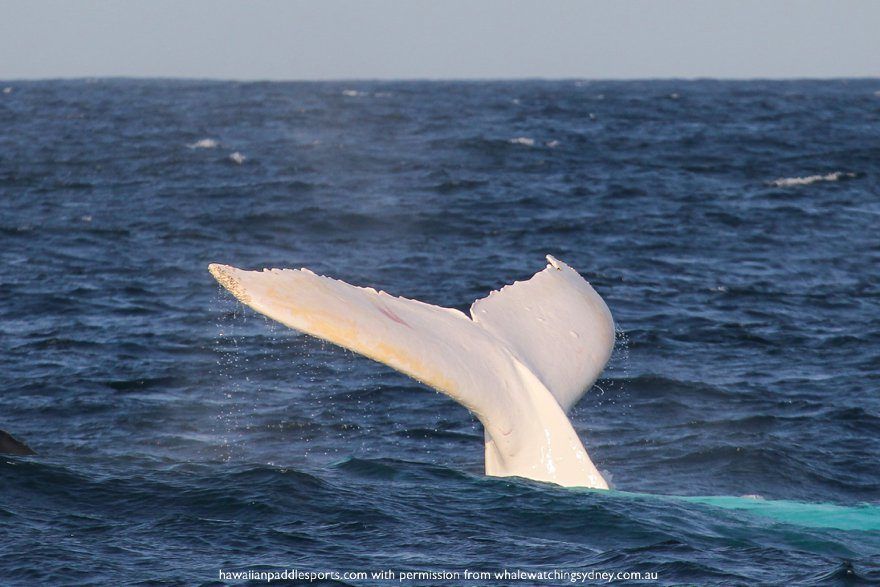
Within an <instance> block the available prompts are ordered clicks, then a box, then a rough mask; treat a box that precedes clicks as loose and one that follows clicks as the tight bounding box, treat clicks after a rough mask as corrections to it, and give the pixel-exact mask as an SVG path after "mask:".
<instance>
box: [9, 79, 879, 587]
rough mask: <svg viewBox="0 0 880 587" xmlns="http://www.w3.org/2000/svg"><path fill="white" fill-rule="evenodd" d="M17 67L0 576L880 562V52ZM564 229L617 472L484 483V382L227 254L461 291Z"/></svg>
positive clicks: (781, 568) (850, 574)
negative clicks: (289, 67)
mask: <svg viewBox="0 0 880 587" xmlns="http://www.w3.org/2000/svg"><path fill="white" fill-rule="evenodd" d="M0 86H3V87H9V91H8V92H4V93H2V94H0V288H2V303H0V392H2V393H0V428H2V429H6V430H8V431H10V432H11V433H13V434H15V435H16V436H17V437H19V438H21V439H24V440H25V441H27V442H28V443H29V444H30V445H31V446H32V447H33V448H34V449H36V450H37V451H38V453H39V455H38V456H35V457H0V526H2V528H3V530H2V535H3V538H2V539H0V583H3V584H19V583H20V584H27V585H35V584H59V583H64V584H118V583H143V584H179V583H185V584H200V583H206V584H209V583H211V582H214V581H217V580H218V578H219V575H218V571H219V570H220V569H224V570H247V569H256V570H279V571H280V570H284V569H302V570H311V571H323V570H337V571H347V570H380V569H388V568H391V569H396V570H404V569H409V570H453V571H454V570H458V571H463V570H464V569H466V568H467V569H471V570H474V569H482V570H488V571H496V570H500V569H505V568H506V569H511V570H513V569H521V570H526V571H542V570H543V571H552V570H554V569H561V570H568V571H582V572H585V571H589V570H603V571H645V572H656V573H658V575H659V584H680V583H697V584H719V585H733V584H742V585H753V584H758V583H761V584H834V583H840V584H854V583H856V584H858V583H860V582H861V583H867V582H870V581H880V521H878V519H880V467H878V455H880V432H878V431H880V397H878V387H880V272H878V267H880V237H878V235H880V230H878V228H880V179H878V178H880V94H878V91H880V81H877V80H860V81H856V80H851V81H846V80H835V81H814V82H713V81H695V82H685V81H669V82H616V83H612V82H575V81H561V82H516V83H514V82H509V83H505V82H493V83H379V82H375V83H355V82H348V83H320V84H318V83H290V84H286V83H253V84H239V83H202V82H172V81H143V82H141V81H125V80H118V81H104V80H98V81H94V82H87V81H72V82H35V83H20V82H5V83H0ZM546 253H551V254H553V255H555V256H557V257H558V258H560V259H562V260H563V261H565V262H567V263H569V264H570V265H572V266H573V267H575V268H576V269H578V270H579V271H581V272H582V273H583V274H584V275H585V276H586V277H587V278H588V279H589V280H590V281H591V282H592V283H593V285H594V286H595V288H596V289H597V290H598V291H599V293H600V294H601V295H602V296H603V297H604V298H605V299H606V301H607V302H608V305H609V306H610V308H611V310H612V312H613V314H614V316H615V319H616V321H617V325H618V328H619V331H620V332H619V343H618V346H617V349H616V351H615V355H614V357H613V358H612V362H611V365H610V366H609V368H608V370H607V371H606V373H605V375H604V376H603V378H602V379H601V380H600V381H599V382H598V384H597V386H596V387H594V388H593V389H592V390H591V391H590V393H589V394H588V395H587V396H586V397H585V398H584V399H583V400H582V401H581V403H580V404H579V406H578V407H577V408H576V409H575V412H574V415H573V420H574V423H575V427H576V429H577V430H578V432H579V433H580V434H581V436H582V438H583V439H584V441H585V445H586V446H587V448H588V450H589V451H590V453H591V455H592V456H593V460H594V461H595V462H596V463H597V465H598V466H599V468H601V469H604V470H607V471H609V472H610V473H611V474H612V475H613V482H614V484H615V485H616V487H617V491H614V492H607V493H606V492H596V491H587V490H569V489H562V488H558V487H555V486H550V485H544V484H540V483H536V482H530V481H524V480H517V479H492V478H486V477H483V476H482V474H481V473H482V466H483V464H482V463H483V450H482V431H481V429H480V427H479V424H478V423H477V422H476V420H475V419H474V418H473V417H471V416H470V415H469V414H468V413H467V411H466V410H465V409H464V408H462V407H460V406H458V405H457V404H455V403H453V402H452V401H451V400H449V399H447V398H445V397H443V396H441V395H438V394H435V393H433V392H430V391H427V390H426V389H424V388H422V387H421V386H420V385H418V384H416V383H414V382H412V381H410V380H408V379H406V378H405V377H403V376H402V375H399V374H397V373H395V372H392V371H391V370H389V369H387V368H385V367H383V366H380V365H377V364H374V363H372V362H370V361H368V360H366V359H363V358H360V357H358V356H355V355H352V354H351V353H348V352H345V351H342V350H339V349H337V348H335V347H332V346H329V345H326V344H322V343H320V342H317V341H315V340H313V339H309V338H306V337H304V336H301V335H298V334H297V333H294V332H292V331H289V330H287V329H285V328H283V327H280V326H276V325H275V324H273V323H269V322H267V321H266V320H265V319H263V318H262V317H260V316H258V315H256V314H254V313H253V312H251V311H250V310H248V309H246V308H244V307H242V306H241V305H240V304H238V303H237V302H235V301H234V300H232V299H231V296H229V295H228V294H226V293H225V292H223V291H221V290H220V289H219V287H218V286H217V285H216V284H215V282H214V281H213V279H212V278H211V277H210V275H209V274H208V272H207V264H208V263H209V262H223V263H229V264H234V265H237V266H241V267H249V268H259V267H263V266H276V267H300V266H306V267H309V268H311V269H313V270H315V271H318V272H322V273H326V274H329V275H332V276H335V277H339V278H342V279H345V280H347V281H349V282H352V283H356V284H360V285H370V286H374V287H377V288H381V289H385V290H387V291H390V292H393V293H395V294H399V295H406V296H408V297H414V298H418V299H421V300H424V301H427V302H431V303H435V304H441V305H446V306H452V307H457V308H460V309H466V308H467V307H468V306H469V304H470V302H471V301H472V300H474V299H476V298H478V297H482V296H483V295H485V294H486V293H487V292H488V291H490V290H491V289H493V288H497V287H500V286H501V285H503V284H505V283H508V282H510V281H513V280H515V279H523V278H526V277H528V276H530V275H531V274H532V273H534V272H536V271H538V270H539V269H541V268H542V267H543V266H544V261H543V256H544V255H545V254H546ZM745 495H748V496H760V497H761V498H762V499H756V498H754V497H741V496H745ZM680 496H687V498H686V499H682V498H681V497H680ZM713 496H714V497H713ZM562 582H564V581H562ZM393 583H394V582H391V581H384V582H383V581H378V580H377V581H372V580H366V581H357V580H343V579H340V580H339V581H338V582H335V583H334V582H333V581H329V582H326V584H356V585H361V584H378V585H382V584H393ZM449 583H450V581H448V580H437V581H434V582H432V581H423V582H410V583H408V584H411V585H415V584H438V585H441V584H449ZM480 583H485V581H483V582H476V583H470V584H480ZM550 583H553V582H552V581H549V582H547V581H545V582H542V581H532V582H531V583H530V582H529V581H527V580H526V581H520V582H516V583H515V584H550ZM397 584H400V583H399V582H397ZM625 584H635V583H633V582H630V583H625ZM650 584H655V583H650Z"/></svg>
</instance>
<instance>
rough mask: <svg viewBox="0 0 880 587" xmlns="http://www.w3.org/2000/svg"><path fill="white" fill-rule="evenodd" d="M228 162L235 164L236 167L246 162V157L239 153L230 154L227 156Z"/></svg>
mask: <svg viewBox="0 0 880 587" xmlns="http://www.w3.org/2000/svg"><path fill="white" fill-rule="evenodd" d="M229 160H230V161H232V162H233V163H235V164H236V165H241V164H242V163H244V162H245V161H246V160H247V157H245V156H244V155H242V154H241V153H239V152H238V151H236V152H234V153H231V154H230V155H229Z"/></svg>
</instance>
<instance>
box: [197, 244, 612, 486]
mask: <svg viewBox="0 0 880 587" xmlns="http://www.w3.org/2000/svg"><path fill="white" fill-rule="evenodd" d="M547 260H548V265H547V267H546V268H545V269H544V270H542V271H540V272H538V273H536V274H535V275H534V276H533V277H532V278H531V279H529V280H527V281H520V282H516V283H513V284H512V285H507V286H505V287H503V288H501V289H500V290H498V291H493V292H492V293H490V294H489V295H488V296H487V297H485V298H482V299H480V300H477V301H476V302H474V303H473V305H472V306H471V309H470V314H471V316H470V317H468V316H467V315H465V314H464V313H463V312H460V311H459V310H455V309H451V308H442V307H439V306H433V305H431V304H426V303H423V302H419V301H416V300H411V299H407V298H401V297H395V296H392V295H389V294H387V293H385V292H383V291H376V290H375V289H373V288H363V287H357V286H353V285H349V284H348V283H345V282H343V281H339V280H336V279H332V278H329V277H324V276H320V275H316V274H315V273H313V272H311V271H309V270H308V269H266V270H263V271H244V270H241V269H237V268H235V267H231V266H228V265H219V264H212V265H210V266H209V270H210V272H211V274H212V275H213V276H214V277H215V278H216V279H217V281H218V282H220V284H221V285H223V287H225V288H226V289H228V290H229V291H230V292H231V293H232V294H233V295H234V296H235V297H236V298H238V299H239V300H240V301H241V302H243V303H244V304H246V305H248V306H250V307H251V308H253V309H254V310H256V311H257V312H260V313H261V314H265V315H266V316H268V317H270V318H272V319H274V320H277V321H278V322H281V323H282V324H284V325H286V326H289V327H290V328H293V329H295V330H299V331H301V332H304V333H306V334H310V335H312V336H316V337H318V338H322V339H324V340H327V341H329V342H332V343H334V344H337V345H339V346H342V347H345V348H347V349H349V350H352V351H354V352H356V353H359V354H361V355H364V356H366V357H369V358H371V359H373V360H375V361H378V362H380V363H384V364H386V365H388V366H390V367H392V368H394V369H396V370H398V371H401V372H402V373H405V374H406V375H409V376H410V377H412V378H413V379H415V380H417V381H419V382H421V383H424V384H425V385H428V386H429V387H432V388H434V389H435V390H437V391H439V392H441V393H443V394H445V395H448V396H449V397H451V398H452V399H454V400H455V401H457V402H458V403H460V404H462V405H464V406H465V407H466V408H468V409H469V410H470V411H471V412H472V413H473V414H474V415H475V416H476V417H477V418H478V419H479V420H480V422H481V423H482V424H483V426H484V428H485V431H486V443H485V454H486V474H487V475H493V476H520V477H526V478H529V479H535V480H538V481H548V482H552V483H557V484H559V485H564V486H580V487H593V488H600V489H607V488H608V485H607V483H606V482H605V480H604V479H603V478H602V476H601V475H600V474H599V471H598V470H597V469H596V467H595V466H594V465H593V462H592V461H591V460H590V458H589V456H588V455H587V451H586V450H585V449H584V446H583V444H582V443H581V440H580V438H578V435H577V433H576V432H575V430H574V428H573V427H572V425H571V422H570V421H569V419H568V416H567V415H566V414H567V413H568V411H569V410H570V409H571V408H572V406H574V405H575V403H577V401H578V400H579V399H580V398H581V396H582V395H583V394H584V393H585V392H586V390H587V389H589V387H590V386H591V385H592V384H593V382H594V381H595V380H596V379H597V378H598V376H599V374H600V373H601V372H602V369H603V368H604V367H605V364H606V363H607V362H608V359H609V357H610V356H611V351H612V349H613V347H614V322H613V320H612V317H611V312H610V311H609V310H608V307H607V306H606V305H605V302H604V301H603V300H602V298H601V297H599V294H597V293H596V291H595V290H594V289H593V288H592V287H591V286H590V284H589V283H587V282H586V280H584V279H583V277H581V276H580V275H579V274H578V273H577V272H576V271H575V270H574V269H572V268H571V267H569V266H568V265H566V264H565V263H562V262H561V261H557V260H556V259H554V258H553V257H551V256H549V255H548V256H547Z"/></svg>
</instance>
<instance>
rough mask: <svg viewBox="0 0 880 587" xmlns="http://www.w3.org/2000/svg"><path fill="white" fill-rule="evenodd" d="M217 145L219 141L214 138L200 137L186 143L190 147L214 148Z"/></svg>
mask: <svg viewBox="0 0 880 587" xmlns="http://www.w3.org/2000/svg"><path fill="white" fill-rule="evenodd" d="M219 146H220V143H219V142H218V141H215V140H214V139H201V140H199V141H196V142H194V143H190V144H188V145H187V147H189V148H190V149H216V148H217V147H219Z"/></svg>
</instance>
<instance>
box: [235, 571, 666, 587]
mask: <svg viewBox="0 0 880 587" xmlns="http://www.w3.org/2000/svg"><path fill="white" fill-rule="evenodd" d="M218 578H219V579H220V581H227V582H234V581H262V582H265V583H272V582H273V581H297V582H300V583H303V582H306V583H313V582H316V581H387V582H388V583H398V584H407V583H416V582H420V581H505V582H510V581H523V582H525V581H529V582H533V583H534V582H542V583H547V584H560V583H571V584H580V585H584V584H587V585H597V584H608V583H615V582H622V581H657V580H658V579H659V577H658V573H657V572H654V571H600V570H589V571H569V570H564V569H551V570H541V571H532V570H524V569H498V570H494V571H486V570H480V571H477V570H471V569H463V570H445V569H435V570H397V569H381V570H370V571H337V570H330V571H305V570H300V569H283V570H275V569H272V570H264V569H260V570H257V569H246V570H238V571H228V570H223V569H220V571H219V576H218Z"/></svg>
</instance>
